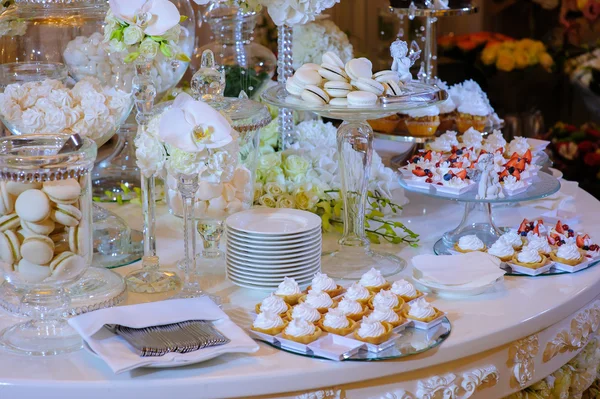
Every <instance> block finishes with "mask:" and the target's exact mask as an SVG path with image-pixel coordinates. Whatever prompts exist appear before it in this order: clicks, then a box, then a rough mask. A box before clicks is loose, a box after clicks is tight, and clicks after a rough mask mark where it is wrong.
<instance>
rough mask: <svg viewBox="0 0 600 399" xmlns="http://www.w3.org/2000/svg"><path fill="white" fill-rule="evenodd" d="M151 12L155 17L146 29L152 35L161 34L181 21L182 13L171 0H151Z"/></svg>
mask: <svg viewBox="0 0 600 399" xmlns="http://www.w3.org/2000/svg"><path fill="white" fill-rule="evenodd" d="M147 4H149V13H150V14H152V16H153V18H152V19H151V21H150V23H149V24H148V26H147V27H146V29H144V33H146V34H147V35H150V36H160V35H162V34H163V33H165V32H166V31H168V30H169V29H171V28H172V27H174V26H175V25H177V24H178V23H179V20H180V18H181V15H180V14H179V10H178V9H177V6H175V4H173V3H171V2H170V1H169V0H150V1H149V2H148V3H147Z"/></svg>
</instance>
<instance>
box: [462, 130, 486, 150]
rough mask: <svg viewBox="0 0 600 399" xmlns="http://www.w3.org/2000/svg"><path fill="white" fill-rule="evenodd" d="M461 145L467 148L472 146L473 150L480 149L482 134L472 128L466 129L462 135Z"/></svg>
mask: <svg viewBox="0 0 600 399" xmlns="http://www.w3.org/2000/svg"><path fill="white" fill-rule="evenodd" d="M462 142H463V145H464V146H465V147H467V148H473V149H474V150H475V151H477V150H479V149H481V146H482V143H483V135H482V134H481V133H480V132H478V131H477V130H475V129H473V128H469V129H467V131H466V132H464V133H463V135H462Z"/></svg>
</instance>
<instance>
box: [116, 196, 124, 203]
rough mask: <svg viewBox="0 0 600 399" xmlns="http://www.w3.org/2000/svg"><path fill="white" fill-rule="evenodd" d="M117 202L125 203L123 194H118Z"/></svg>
mask: <svg viewBox="0 0 600 399" xmlns="http://www.w3.org/2000/svg"><path fill="white" fill-rule="evenodd" d="M117 204H119V205H123V197H122V196H121V194H119V195H117Z"/></svg>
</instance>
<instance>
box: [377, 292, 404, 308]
mask: <svg viewBox="0 0 600 399" xmlns="http://www.w3.org/2000/svg"><path fill="white" fill-rule="evenodd" d="M399 303H400V301H399V300H398V295H396V294H394V293H393V292H392V291H389V290H385V291H379V292H378V293H377V294H376V295H375V296H374V297H373V307H377V306H382V307H386V308H395V307H396V306H398V304H399Z"/></svg>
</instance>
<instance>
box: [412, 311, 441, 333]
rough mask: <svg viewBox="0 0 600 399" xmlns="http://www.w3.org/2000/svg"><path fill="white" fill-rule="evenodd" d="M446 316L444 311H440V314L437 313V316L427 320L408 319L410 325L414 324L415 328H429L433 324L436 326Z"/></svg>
mask: <svg viewBox="0 0 600 399" xmlns="http://www.w3.org/2000/svg"><path fill="white" fill-rule="evenodd" d="M445 317H446V313H445V312H442V314H441V315H439V316H438V317H436V318H435V319H433V320H431V321H429V322H427V323H426V322H424V321H420V320H413V319H409V320H410V321H411V322H412V325H413V326H415V328H418V329H419V330H429V329H430V328H433V327H435V326H437V325H438V324H440V323H441V322H442V321H443V320H444V318H445Z"/></svg>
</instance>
